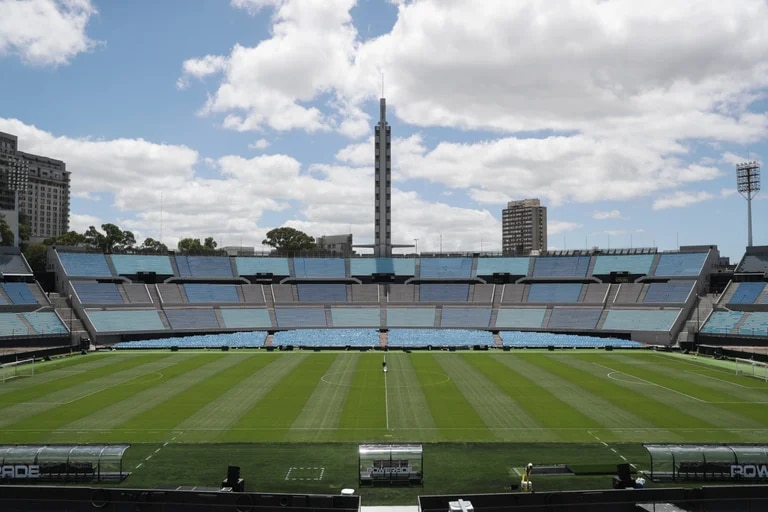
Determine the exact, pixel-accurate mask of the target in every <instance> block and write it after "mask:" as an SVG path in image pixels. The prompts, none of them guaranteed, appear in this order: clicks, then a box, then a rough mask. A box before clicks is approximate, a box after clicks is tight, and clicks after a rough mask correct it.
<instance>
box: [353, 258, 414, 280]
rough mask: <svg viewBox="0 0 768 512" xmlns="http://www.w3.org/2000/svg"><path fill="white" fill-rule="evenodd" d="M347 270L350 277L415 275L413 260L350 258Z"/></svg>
mask: <svg viewBox="0 0 768 512" xmlns="http://www.w3.org/2000/svg"><path fill="white" fill-rule="evenodd" d="M349 269H350V270H349V273H350V275H352V276H370V275H372V274H394V275H396V276H412V275H415V274H416V260H415V259H413V258H351V259H350V260H349Z"/></svg>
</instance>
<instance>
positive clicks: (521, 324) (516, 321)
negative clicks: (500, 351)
mask: <svg viewBox="0 0 768 512" xmlns="http://www.w3.org/2000/svg"><path fill="white" fill-rule="evenodd" d="M546 313H547V310H546V309H543V308H542V309H539V308H535V309H534V308H512V309H499V311H498V313H497V315H496V327H497V328H500V329H502V328H507V329H539V328H540V327H541V324H542V322H543V321H544V315H545V314H546Z"/></svg>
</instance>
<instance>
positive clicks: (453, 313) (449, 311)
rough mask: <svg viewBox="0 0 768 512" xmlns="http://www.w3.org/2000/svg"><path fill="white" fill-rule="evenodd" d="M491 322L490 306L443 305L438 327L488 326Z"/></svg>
mask: <svg viewBox="0 0 768 512" xmlns="http://www.w3.org/2000/svg"><path fill="white" fill-rule="evenodd" d="M490 322H491V308H460V307H452V306H451V307H444V308H443V311H442V315H441V319H440V327H456V328H462V327H464V328H466V327H478V328H480V327H482V328H485V327H488V326H489V324H490Z"/></svg>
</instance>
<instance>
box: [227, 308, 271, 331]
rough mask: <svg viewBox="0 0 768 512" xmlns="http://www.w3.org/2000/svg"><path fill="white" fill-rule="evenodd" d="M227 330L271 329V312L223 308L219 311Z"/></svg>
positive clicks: (256, 309)
mask: <svg viewBox="0 0 768 512" xmlns="http://www.w3.org/2000/svg"><path fill="white" fill-rule="evenodd" d="M219 312H220V313H221V318H222V320H223V321H224V327H226V328H227V329H270V328H271V327H272V320H270V318H269V311H267V310H266V309H263V308H261V309H259V308H242V309H241V308H221V310H219Z"/></svg>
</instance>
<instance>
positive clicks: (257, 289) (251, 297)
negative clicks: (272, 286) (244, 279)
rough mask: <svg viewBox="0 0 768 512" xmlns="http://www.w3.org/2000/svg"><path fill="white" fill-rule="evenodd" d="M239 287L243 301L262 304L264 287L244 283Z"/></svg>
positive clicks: (264, 299) (263, 301) (264, 300)
mask: <svg viewBox="0 0 768 512" xmlns="http://www.w3.org/2000/svg"><path fill="white" fill-rule="evenodd" d="M241 289H242V290H243V301H244V302H245V303H247V304H264V303H265V302H266V298H265V297H264V287H263V286H262V285H260V284H244V285H242V287H241Z"/></svg>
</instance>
